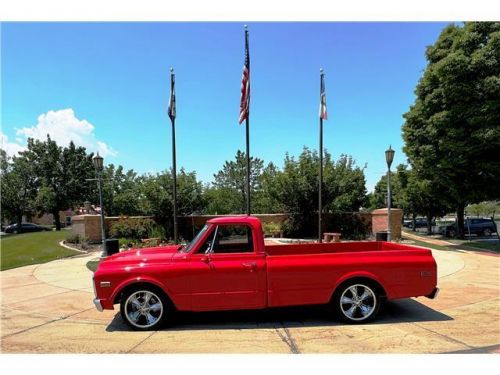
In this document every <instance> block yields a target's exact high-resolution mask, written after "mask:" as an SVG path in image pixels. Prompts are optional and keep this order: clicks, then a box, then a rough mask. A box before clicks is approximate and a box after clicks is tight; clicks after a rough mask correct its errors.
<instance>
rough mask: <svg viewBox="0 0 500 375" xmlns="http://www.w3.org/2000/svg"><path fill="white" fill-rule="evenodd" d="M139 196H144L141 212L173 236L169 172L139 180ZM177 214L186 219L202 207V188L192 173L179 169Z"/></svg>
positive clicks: (170, 178)
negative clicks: (153, 218) (152, 218)
mask: <svg viewBox="0 0 500 375" xmlns="http://www.w3.org/2000/svg"><path fill="white" fill-rule="evenodd" d="M142 180H143V181H142V182H141V193H140V194H141V195H143V197H144V202H143V204H144V208H143V211H144V212H145V213H146V214H149V215H153V216H154V217H155V219H156V220H157V222H159V223H160V224H162V225H163V226H164V227H165V228H166V229H167V233H168V234H171V233H173V211H174V209H173V189H172V183H173V179H172V173H171V172H162V173H158V174H156V175H145V176H143V177H142ZM177 185H178V186H177V214H178V215H179V216H187V215H191V214H194V213H200V212H202V211H203V210H204V208H205V205H206V203H205V199H204V197H203V185H202V183H201V182H199V181H197V179H196V173H195V172H186V171H185V170H184V169H183V168H181V170H180V172H179V173H178V174H177Z"/></svg>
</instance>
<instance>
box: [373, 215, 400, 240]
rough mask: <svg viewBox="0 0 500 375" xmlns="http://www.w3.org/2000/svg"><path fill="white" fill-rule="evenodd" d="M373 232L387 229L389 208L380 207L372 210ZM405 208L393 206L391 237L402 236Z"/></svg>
mask: <svg viewBox="0 0 500 375" xmlns="http://www.w3.org/2000/svg"><path fill="white" fill-rule="evenodd" d="M371 215H372V233H373V234H375V233H377V232H385V231H387V208H380V209H378V210H374V211H372V212H371ZM402 220H403V210H401V209H399V208H391V237H392V239H393V240H396V239H400V238H401V225H402Z"/></svg>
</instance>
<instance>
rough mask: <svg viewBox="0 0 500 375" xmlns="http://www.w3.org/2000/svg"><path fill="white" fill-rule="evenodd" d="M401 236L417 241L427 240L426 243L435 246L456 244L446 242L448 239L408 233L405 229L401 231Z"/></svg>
mask: <svg viewBox="0 0 500 375" xmlns="http://www.w3.org/2000/svg"><path fill="white" fill-rule="evenodd" d="M401 236H402V237H406V238H409V239H410V240H417V241H422V242H427V243H430V244H433V245H437V246H456V244H454V243H451V242H448V241H443V240H438V239H436V238H429V237H424V236H419V235H418V234H414V233H409V232H405V231H402V232H401Z"/></svg>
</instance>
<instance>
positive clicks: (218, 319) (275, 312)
mask: <svg viewBox="0 0 500 375" xmlns="http://www.w3.org/2000/svg"><path fill="white" fill-rule="evenodd" d="M449 320H453V318H452V317H450V316H448V315H446V314H443V313H440V312H438V311H436V310H433V309H431V308H430V307H428V306H426V305H424V304H422V303H420V302H418V301H416V300H413V299H404V300H398V301H391V302H386V303H385V304H384V305H383V306H382V308H381V309H380V311H379V314H378V316H377V318H376V319H375V320H374V321H372V322H370V323H367V324H369V325H379V324H393V323H413V322H415V323H417V322H440V321H449ZM343 325H348V324H347V323H344V322H341V321H339V320H338V319H336V318H335V317H334V316H333V315H332V313H331V312H330V311H329V309H328V308H326V306H300V307H286V308H276V309H267V310H256V311H254V310H238V311H218V312H197V313H194V312H180V313H177V314H176V316H175V320H174V323H173V324H172V325H171V326H169V327H166V328H163V330H166V331H187V330H220V329H255V328H282V327H328V326H330V327H334V326H343ZM106 331H108V332H115V331H131V329H130V328H129V327H128V326H127V325H126V324H125V323H124V322H123V320H122V318H121V316H120V314H119V313H117V314H116V315H115V317H114V319H113V320H112V321H111V323H110V324H109V325H108V326H107V327H106Z"/></svg>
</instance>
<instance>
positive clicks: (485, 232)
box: [483, 228, 493, 236]
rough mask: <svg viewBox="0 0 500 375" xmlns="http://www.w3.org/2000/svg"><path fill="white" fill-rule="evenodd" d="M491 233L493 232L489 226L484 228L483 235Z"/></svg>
mask: <svg viewBox="0 0 500 375" xmlns="http://www.w3.org/2000/svg"><path fill="white" fill-rule="evenodd" d="M491 233H493V231H492V230H491V229H490V228H484V230H483V235H485V236H491Z"/></svg>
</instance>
